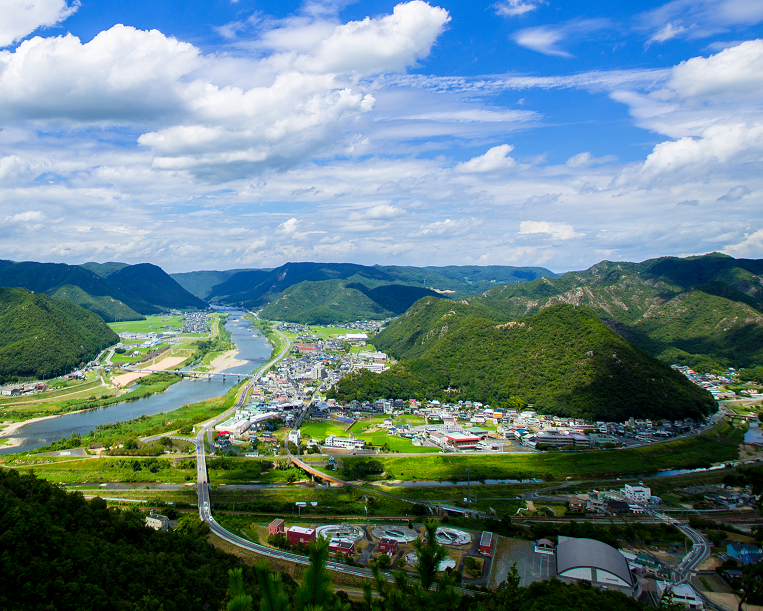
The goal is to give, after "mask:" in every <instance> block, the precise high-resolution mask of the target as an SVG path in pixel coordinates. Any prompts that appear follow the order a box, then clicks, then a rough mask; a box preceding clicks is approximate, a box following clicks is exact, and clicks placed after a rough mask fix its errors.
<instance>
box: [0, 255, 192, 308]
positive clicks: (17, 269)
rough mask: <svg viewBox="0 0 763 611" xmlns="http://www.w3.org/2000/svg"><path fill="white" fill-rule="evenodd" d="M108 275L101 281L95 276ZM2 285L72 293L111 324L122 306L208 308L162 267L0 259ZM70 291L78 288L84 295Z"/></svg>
mask: <svg viewBox="0 0 763 611" xmlns="http://www.w3.org/2000/svg"><path fill="white" fill-rule="evenodd" d="M88 268H90V269H88ZM93 270H95V271H93ZM111 270H115V271H111ZM109 272H111V273H109ZM107 273H108V275H107V276H105V277H102V275H99V274H107ZM0 286H7V287H24V288H27V289H29V290H31V291H34V292H35V293H47V294H48V295H54V294H56V293H58V292H59V291H61V289H63V287H69V288H68V289H66V290H64V291H63V293H59V295H63V294H71V295H73V296H75V298H76V299H77V303H82V304H83V305H85V306H86V307H88V308H90V307H91V306H92V307H93V308H94V311H103V313H104V314H107V315H109V318H110V319H113V318H114V316H113V315H114V314H115V313H118V312H122V313H127V309H125V306H126V308H129V309H132V310H134V311H136V312H138V313H140V314H155V313H157V312H161V311H162V310H164V309H167V308H199V309H203V308H206V307H207V304H206V303H204V302H203V301H201V300H200V299H199V298H197V297H194V296H193V295H191V294H190V293H189V292H188V291H186V290H185V289H183V288H182V287H181V286H180V285H179V284H178V283H177V282H175V280H173V279H172V278H170V277H169V276H168V275H167V274H166V273H165V272H164V271H163V270H162V269H161V268H159V267H157V266H155V265H151V264H149V263H142V264H139V265H125V264H123V263H104V264H99V263H88V264H85V266H81V265H67V264H65V263H37V262H35V261H22V262H15V261H3V260H0ZM71 287H77V288H79V289H80V290H81V291H82V292H84V293H85V294H86V295H82V294H81V293H80V292H79V291H76V290H74V289H72V288H71ZM101 297H110V298H112V299H113V300H116V301H118V302H120V303H118V304H117V303H114V302H111V301H109V300H103V299H99V298H101ZM112 306H113V308H112ZM117 317H119V315H117ZM137 318H140V316H138V317H137ZM124 319H127V317H124V318H123V320H124Z"/></svg>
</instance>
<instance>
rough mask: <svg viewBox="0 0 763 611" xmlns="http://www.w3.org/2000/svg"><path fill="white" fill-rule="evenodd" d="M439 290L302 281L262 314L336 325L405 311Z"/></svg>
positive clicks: (308, 322)
mask: <svg viewBox="0 0 763 611" xmlns="http://www.w3.org/2000/svg"><path fill="white" fill-rule="evenodd" d="M425 296H434V297H438V295H437V293H435V292H434V291H430V290H429V289H423V288H420V287H417V286H405V285H401V284H385V285H382V286H377V287H376V288H373V289H371V288H368V287H367V286H365V285H364V284H361V283H359V282H346V281H344V280H322V281H320V282H308V281H304V282H300V283H299V284H295V285H293V286H290V287H289V288H287V289H286V290H285V291H284V292H283V293H282V294H281V296H280V297H278V298H276V299H275V300H274V301H271V302H270V303H269V304H268V305H267V306H265V307H264V308H263V309H262V311H261V313H260V315H261V316H262V317H263V318H267V319H271V320H287V321H289V322H298V323H302V324H308V325H312V324H320V325H327V324H336V323H345V322H352V321H355V320H360V319H366V318H367V319H377V320H378V319H382V318H388V317H391V316H395V315H396V314H401V313H403V312H405V311H406V310H407V309H408V308H409V307H410V306H411V305H412V304H413V303H414V302H416V301H417V300H418V299H420V298H422V297H425Z"/></svg>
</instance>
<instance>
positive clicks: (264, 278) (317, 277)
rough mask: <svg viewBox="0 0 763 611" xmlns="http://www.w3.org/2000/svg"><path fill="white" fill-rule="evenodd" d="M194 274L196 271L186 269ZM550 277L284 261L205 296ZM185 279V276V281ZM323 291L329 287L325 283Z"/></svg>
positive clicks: (256, 296) (537, 272)
mask: <svg viewBox="0 0 763 611" xmlns="http://www.w3.org/2000/svg"><path fill="white" fill-rule="evenodd" d="M192 273H193V274H197V273H200V272H192ZM544 275H547V276H551V277H553V276H555V275H556V274H554V273H553V272H551V271H549V270H547V269H545V268H542V267H510V266H484V267H482V266H476V265H473V266H451V267H403V266H392V265H389V266H382V265H373V266H368V265H357V264H354V263H286V264H285V265H282V266H280V267H277V268H275V269H273V270H248V271H242V272H237V273H235V274H233V275H232V276H230V277H229V278H228V279H226V280H225V281H224V282H221V283H220V284H218V285H216V286H214V287H213V288H212V290H211V291H210V292H209V294H208V298H209V299H211V300H213V301H218V302H220V303H240V302H243V303H245V304H246V305H247V306H248V307H258V306H261V305H264V304H267V303H268V302H271V301H274V300H275V299H277V298H278V297H279V296H280V295H281V294H282V293H283V292H284V291H285V290H286V289H288V288H289V287H291V286H294V285H296V284H299V283H300V282H321V281H324V280H346V281H347V282H348V283H359V284H362V285H363V286H365V287H368V288H369V289H375V288H377V287H379V286H382V285H389V284H396V285H405V286H412V287H418V288H423V289H430V290H432V291H435V292H437V291H442V292H444V294H447V295H448V296H449V297H464V296H467V295H477V294H479V293H482V292H484V291H486V290H487V289H489V288H490V287H492V286H496V285H500V284H512V283H517V282H525V281H527V280H532V279H535V278H539V277H541V276H544ZM189 280H190V275H189V279H188V280H184V281H185V282H188V281H189ZM328 290H333V289H332V287H330V286H329V287H328Z"/></svg>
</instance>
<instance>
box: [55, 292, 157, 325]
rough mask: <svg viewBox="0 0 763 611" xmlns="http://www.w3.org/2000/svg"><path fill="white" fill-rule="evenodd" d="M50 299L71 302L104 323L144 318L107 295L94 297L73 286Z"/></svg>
mask: <svg viewBox="0 0 763 611" xmlns="http://www.w3.org/2000/svg"><path fill="white" fill-rule="evenodd" d="M51 297H55V298H56V299H66V301H71V302H72V303H75V304H77V305H78V306H82V307H83V308H85V309H86V310H90V311H91V312H94V313H95V314H98V316H100V317H101V318H103V319H104V320H105V321H106V322H117V321H125V320H143V319H144V318H145V317H144V316H143V315H142V314H139V313H138V312H136V311H135V310H133V309H132V308H131V307H129V306H127V305H125V304H124V303H122V302H121V301H119V300H118V299H114V298H113V297H110V296H109V295H103V296H101V297H94V296H93V295H89V294H88V293H86V292H85V291H83V290H82V289H81V288H80V287H78V286H74V285H73V284H65V285H64V286H62V287H60V288H58V289H56V290H55V292H53V293H51Z"/></svg>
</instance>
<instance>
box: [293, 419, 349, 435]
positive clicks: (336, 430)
mask: <svg viewBox="0 0 763 611" xmlns="http://www.w3.org/2000/svg"><path fill="white" fill-rule="evenodd" d="M345 428H347V424H345V423H344V422H337V421H336V420H328V421H326V422H306V423H304V424H303V425H302V426H301V427H300V428H299V430H300V432H301V433H302V436H303V437H304V436H306V435H309V436H310V437H312V438H313V439H325V438H326V437H328V436H329V435H336V436H337V437H347V433H345V432H344V429H345Z"/></svg>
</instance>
